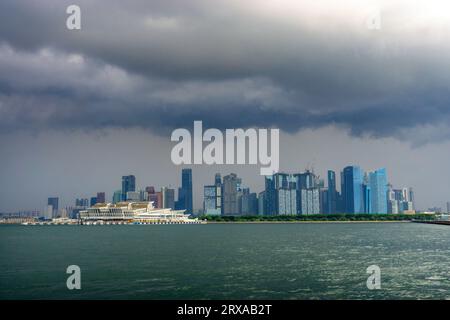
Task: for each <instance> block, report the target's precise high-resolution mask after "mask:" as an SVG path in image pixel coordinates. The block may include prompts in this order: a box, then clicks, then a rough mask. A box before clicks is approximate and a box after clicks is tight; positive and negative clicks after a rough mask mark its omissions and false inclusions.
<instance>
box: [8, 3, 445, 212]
mask: <svg viewBox="0 0 450 320" xmlns="http://www.w3.org/2000/svg"><path fill="white" fill-rule="evenodd" d="M71 4H77V5H79V6H80V8H81V30H68V29H67V28H66V19H67V17H68V15H67V14H66V8H67V6H68V5H71ZM368 21H376V23H375V24H370V23H368ZM378 22H379V26H380V28H378V27H374V25H375V26H378ZM449 98H450V4H449V3H448V1H445V0H428V1H411V0H408V1H406V0H405V1H402V0H390V1H368V0H367V1H364V0H344V1H329V0H320V1H318V0H315V1H312V0H311V1H304V0H303V1H302V0H258V1H257V0H247V1H234V0H214V1H204V0H203V1H200V0H179V1H163V0H158V1H127V2H124V1H119V0H109V1H73V0H71V1H47V0H41V1H20V0H11V1H9V0H3V1H1V2H0V150H1V153H0V184H1V185H0V211H16V210H26V209H42V208H43V207H44V206H45V204H46V198H47V197H48V196H59V197H60V198H61V200H62V203H63V204H72V202H73V201H74V199H75V198H76V197H87V196H91V195H93V194H94V193H95V192H97V191H106V192H107V196H108V197H110V196H111V195H112V192H113V191H114V190H116V189H119V188H120V177H121V176H122V175H125V174H135V175H136V176H137V183H138V186H139V187H145V186H147V185H155V186H157V187H161V186H163V185H171V186H173V187H177V186H178V184H179V183H180V181H179V180H180V177H179V175H180V171H181V168H180V167H177V166H175V165H173V164H172V163H171V161H170V151H171V148H172V147H173V143H171V142H170V133H171V131H172V130H173V129H175V128H180V127H186V128H192V125H193V121H194V120H202V121H203V125H204V127H214V128H220V129H225V128H248V127H260V128H269V127H274V128H280V130H281V137H280V149H281V150H280V151H281V152H280V161H281V170H285V171H302V170H304V169H305V168H307V167H308V168H310V167H314V169H315V171H316V172H317V173H318V174H320V175H321V176H324V175H325V172H326V170H327V169H333V170H336V171H340V170H341V169H342V168H343V167H344V166H345V165H349V164H359V165H361V166H362V167H363V168H364V169H366V170H372V169H376V168H378V167H386V168H387V170H388V175H389V180H390V182H391V183H392V184H394V186H398V187H402V186H411V187H413V188H414V189H415V192H416V198H417V205H418V207H419V208H428V207H430V206H435V205H436V206H444V204H445V202H446V201H450V182H449V181H450V166H449V163H450V161H449V160H450V125H449V123H450V122H449V121H450V105H449V102H450V99H449ZM193 170H194V171H193V172H194V189H195V190H194V191H195V206H196V207H197V208H200V207H201V200H202V185H203V184H207V183H209V182H210V181H212V180H213V174H214V173H215V172H216V171H219V172H222V173H223V174H225V173H229V172H237V173H238V174H239V175H241V176H242V177H243V180H244V184H246V185H248V186H250V187H251V188H252V189H253V190H254V191H261V190H262V187H263V178H262V177H261V176H259V167H257V166H238V165H234V166H220V167H217V166H215V167H209V166H202V165H197V166H193Z"/></svg>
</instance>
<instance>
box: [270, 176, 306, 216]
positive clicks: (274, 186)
mask: <svg viewBox="0 0 450 320" xmlns="http://www.w3.org/2000/svg"><path fill="white" fill-rule="evenodd" d="M297 179H298V177H297V176H296V175H292V174H287V173H275V174H273V175H271V176H266V177H265V196H264V198H265V206H264V214H267V215H295V214H297V211H298V195H297V188H296V186H297Z"/></svg>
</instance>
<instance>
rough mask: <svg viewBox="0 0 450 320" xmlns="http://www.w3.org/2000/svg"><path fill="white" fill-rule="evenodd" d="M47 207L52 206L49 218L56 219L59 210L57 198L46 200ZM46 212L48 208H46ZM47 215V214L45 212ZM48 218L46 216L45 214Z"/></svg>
mask: <svg viewBox="0 0 450 320" xmlns="http://www.w3.org/2000/svg"><path fill="white" fill-rule="evenodd" d="M47 206H52V212H51V217H50V219H51V218H53V217H56V216H57V214H58V210H59V198H58V197H50V198H48V199H47ZM47 211H48V207H47ZM47 213H48V212H47ZM47 216H48V214H47Z"/></svg>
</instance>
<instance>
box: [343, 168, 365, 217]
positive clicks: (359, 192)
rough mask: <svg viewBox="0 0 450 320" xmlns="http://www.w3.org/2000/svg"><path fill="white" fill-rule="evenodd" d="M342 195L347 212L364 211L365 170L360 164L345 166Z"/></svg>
mask: <svg viewBox="0 0 450 320" xmlns="http://www.w3.org/2000/svg"><path fill="white" fill-rule="evenodd" d="M342 178H343V184H342V187H343V189H342V196H343V201H344V211H345V213H364V197H363V178H364V175H363V172H362V170H361V168H360V167H358V166H348V167H345V168H344V170H343V172H342Z"/></svg>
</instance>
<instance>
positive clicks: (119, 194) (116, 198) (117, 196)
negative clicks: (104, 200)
mask: <svg viewBox="0 0 450 320" xmlns="http://www.w3.org/2000/svg"><path fill="white" fill-rule="evenodd" d="M120 201H122V190H116V191H114V194H113V198H112V202H113V203H117V202H120Z"/></svg>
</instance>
